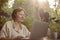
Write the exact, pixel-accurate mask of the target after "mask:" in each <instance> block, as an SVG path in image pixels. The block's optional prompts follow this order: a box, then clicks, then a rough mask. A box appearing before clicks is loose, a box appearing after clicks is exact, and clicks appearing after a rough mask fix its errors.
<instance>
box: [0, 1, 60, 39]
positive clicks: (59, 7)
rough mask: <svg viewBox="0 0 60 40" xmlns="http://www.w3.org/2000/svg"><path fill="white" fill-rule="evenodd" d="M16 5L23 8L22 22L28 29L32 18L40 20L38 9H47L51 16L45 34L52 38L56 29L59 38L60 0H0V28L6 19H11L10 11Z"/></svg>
mask: <svg viewBox="0 0 60 40" xmlns="http://www.w3.org/2000/svg"><path fill="white" fill-rule="evenodd" d="M18 7H23V8H24V9H25V14H26V18H25V21H24V22H23V24H24V25H26V26H27V28H28V29H29V30H30V31H31V27H32V22H33V20H40V16H39V14H38V13H39V9H40V8H42V9H44V11H47V12H48V13H49V16H50V18H52V20H50V27H49V29H48V35H47V36H48V37H49V38H53V33H54V32H55V31H56V32H57V33H58V38H60V0H0V30H1V28H2V26H3V25H4V23H5V22H6V21H8V20H11V14H12V11H13V10H14V9H15V8H18Z"/></svg>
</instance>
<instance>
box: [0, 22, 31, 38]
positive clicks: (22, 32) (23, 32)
mask: <svg viewBox="0 0 60 40" xmlns="http://www.w3.org/2000/svg"><path fill="white" fill-rule="evenodd" d="M13 23H14V21H7V22H6V23H5V24H4V26H3V28H2V30H1V35H0V37H4V38H15V37H17V36H23V37H26V36H27V35H29V33H30V32H29V31H28V29H27V28H26V26H25V25H23V24H21V27H22V29H19V32H17V31H16V30H15V29H14V27H13Z"/></svg>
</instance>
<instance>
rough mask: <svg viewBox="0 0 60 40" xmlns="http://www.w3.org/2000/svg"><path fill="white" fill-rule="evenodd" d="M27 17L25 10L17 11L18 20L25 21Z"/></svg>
mask: <svg viewBox="0 0 60 40" xmlns="http://www.w3.org/2000/svg"><path fill="white" fill-rule="evenodd" d="M24 18H25V14H24V11H20V12H17V14H16V20H17V21H19V22H23V21H24Z"/></svg>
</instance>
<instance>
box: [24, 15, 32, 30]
mask: <svg viewBox="0 0 60 40" xmlns="http://www.w3.org/2000/svg"><path fill="white" fill-rule="evenodd" d="M32 20H33V19H32V15H31V14H30V15H28V16H27V17H26V18H25V20H24V22H23V24H24V25H26V26H27V28H28V29H29V30H31V27H32Z"/></svg>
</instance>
